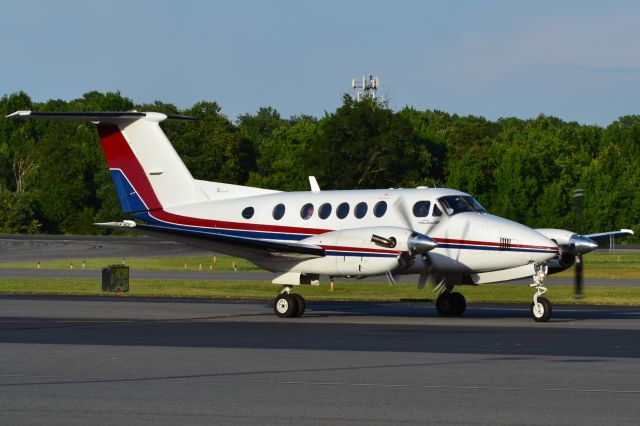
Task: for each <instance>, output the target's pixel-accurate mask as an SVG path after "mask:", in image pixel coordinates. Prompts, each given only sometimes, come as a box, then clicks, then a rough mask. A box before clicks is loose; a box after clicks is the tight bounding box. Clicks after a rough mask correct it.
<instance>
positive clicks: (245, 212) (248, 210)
mask: <svg viewBox="0 0 640 426" xmlns="http://www.w3.org/2000/svg"><path fill="white" fill-rule="evenodd" d="M253 213H255V210H254V209H253V207H247V208H246V209H244V210H242V217H244V218H245V219H251V218H252V217H253Z"/></svg>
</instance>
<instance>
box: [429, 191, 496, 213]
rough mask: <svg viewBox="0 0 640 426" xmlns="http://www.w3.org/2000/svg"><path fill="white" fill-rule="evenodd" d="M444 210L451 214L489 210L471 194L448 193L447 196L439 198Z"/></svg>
mask: <svg viewBox="0 0 640 426" xmlns="http://www.w3.org/2000/svg"><path fill="white" fill-rule="evenodd" d="M438 201H440V204H441V205H442V207H444V211H445V212H446V213H447V214H448V215H449V216H453V215H454V214H458V213H464V212H476V213H486V212H487V211H486V210H485V209H484V208H483V207H482V206H481V205H480V203H478V202H477V201H476V200H475V199H474V198H473V197H471V196H470V195H447V196H446V197H440V198H438Z"/></svg>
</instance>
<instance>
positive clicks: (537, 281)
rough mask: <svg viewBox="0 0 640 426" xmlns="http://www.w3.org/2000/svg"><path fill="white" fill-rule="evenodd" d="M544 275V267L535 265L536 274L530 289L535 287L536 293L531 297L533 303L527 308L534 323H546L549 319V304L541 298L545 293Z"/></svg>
mask: <svg viewBox="0 0 640 426" xmlns="http://www.w3.org/2000/svg"><path fill="white" fill-rule="evenodd" d="M545 275H546V267H544V266H542V265H536V274H535V275H534V276H533V284H531V285H530V286H531V287H535V289H536V292H535V294H534V295H533V302H531V306H530V307H529V311H530V313H531V318H533V320H534V321H535V322H547V321H549V319H550V318H551V310H552V309H551V302H549V300H547V298H546V297H542V295H543V294H545V293H546V292H547V291H549V290H547V288H546V287H545V286H544V277H545Z"/></svg>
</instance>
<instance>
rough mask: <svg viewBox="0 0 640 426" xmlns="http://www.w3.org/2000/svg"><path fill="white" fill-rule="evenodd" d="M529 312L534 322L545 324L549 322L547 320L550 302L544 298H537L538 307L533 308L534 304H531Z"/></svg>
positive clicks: (549, 316) (549, 312)
mask: <svg viewBox="0 0 640 426" xmlns="http://www.w3.org/2000/svg"><path fill="white" fill-rule="evenodd" d="M529 312H530V313H531V318H533V320H534V321H535V322H547V321H549V318H551V302H549V301H548V300H547V299H546V298H544V297H542V296H539V297H538V306H537V307H536V306H534V303H533V302H531V306H530V307H529Z"/></svg>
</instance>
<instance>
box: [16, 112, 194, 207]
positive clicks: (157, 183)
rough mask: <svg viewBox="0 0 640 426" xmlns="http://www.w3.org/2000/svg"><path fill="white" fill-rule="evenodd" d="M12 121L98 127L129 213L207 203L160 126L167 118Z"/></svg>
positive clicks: (116, 115) (77, 115)
mask: <svg viewBox="0 0 640 426" xmlns="http://www.w3.org/2000/svg"><path fill="white" fill-rule="evenodd" d="M7 117H9V118H49V119H56V120H63V121H90V122H94V123H96V124H97V126H98V133H99V135H100V144H101V145H102V149H103V151H104V153H105V156H106V157H107V163H108V165H109V169H110V170H111V177H112V179H113V183H114V185H115V188H116V192H117V194H118V198H119V199H120V204H121V206H122V210H123V211H125V212H127V213H136V212H143V211H152V210H157V209H162V208H168V207H172V206H178V205H183V204H190V203H195V202H198V201H203V200H204V199H205V196H204V194H203V193H202V191H201V190H200V189H199V186H198V183H197V181H195V180H194V179H193V177H192V176H191V173H190V172H189V170H188V169H187V167H186V166H185V165H184V163H183V162H182V160H181V159H180V157H179V156H178V153H177V152H176V151H175V149H174V148H173V146H172V145H171V142H169V140H168V139H167V137H166V135H165V134H164V132H163V131H162V129H161V128H160V124H159V123H160V122H161V121H163V120H166V119H167V118H168V117H167V116H166V115H164V114H160V113H156V112H35V111H34V112H32V111H17V112H14V113H13V114H10V115H9V116H7ZM171 118H187V119H188V117H171Z"/></svg>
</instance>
